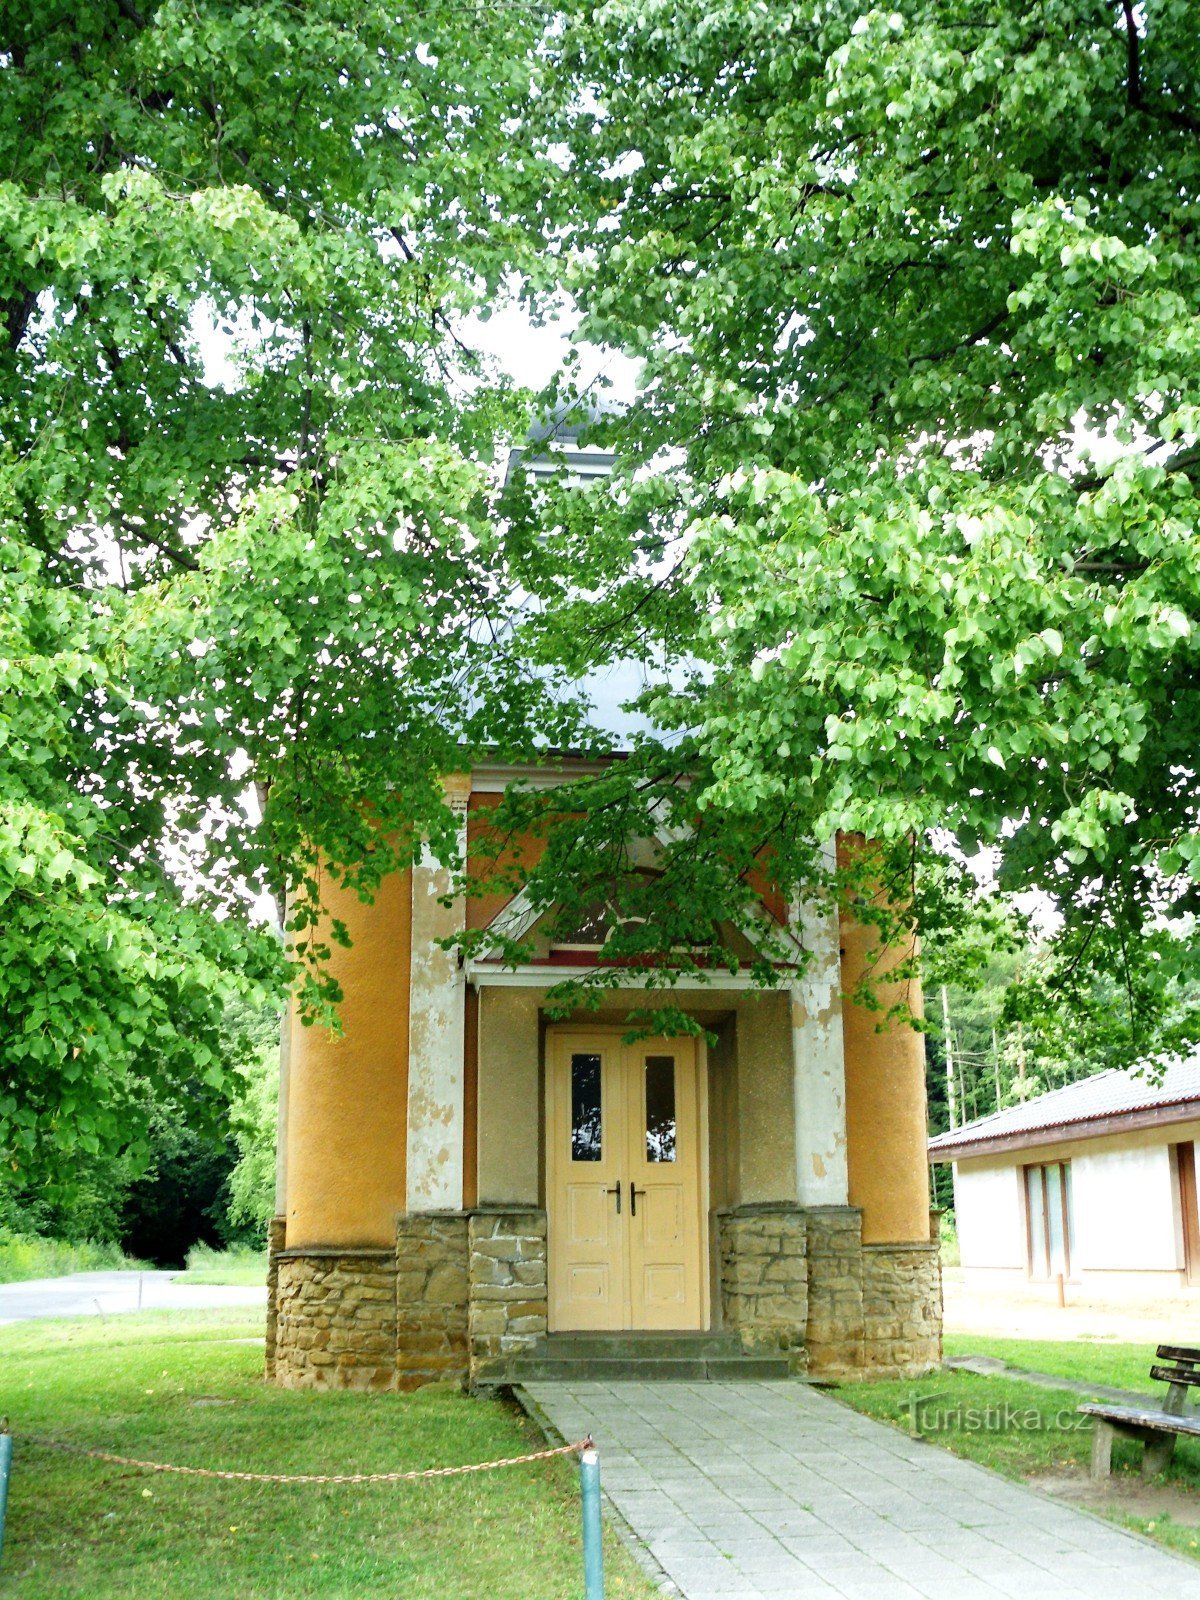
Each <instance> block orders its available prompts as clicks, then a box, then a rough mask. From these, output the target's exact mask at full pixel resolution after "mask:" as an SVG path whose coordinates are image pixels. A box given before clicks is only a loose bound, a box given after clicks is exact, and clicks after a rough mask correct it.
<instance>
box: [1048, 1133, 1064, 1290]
mask: <svg viewBox="0 0 1200 1600" xmlns="http://www.w3.org/2000/svg"><path fill="white" fill-rule="evenodd" d="M1046 1220H1047V1221H1048V1222H1049V1224H1050V1276H1051V1277H1052V1278H1053V1277H1056V1276H1057V1275H1058V1273H1060V1272H1065V1271H1066V1261H1065V1259H1064V1256H1063V1202H1062V1168H1061V1167H1060V1166H1059V1165H1058V1164H1057V1162H1056V1163H1055V1164H1054V1165H1053V1166H1050V1167H1047V1168H1046Z"/></svg>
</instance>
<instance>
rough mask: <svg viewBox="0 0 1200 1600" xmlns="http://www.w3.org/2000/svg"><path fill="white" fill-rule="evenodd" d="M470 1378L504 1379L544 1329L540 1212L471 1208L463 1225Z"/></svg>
mask: <svg viewBox="0 0 1200 1600" xmlns="http://www.w3.org/2000/svg"><path fill="white" fill-rule="evenodd" d="M468 1249H469V1256H468V1279H469V1302H468V1303H469V1311H468V1328H469V1337H470V1356H471V1383H472V1385H481V1386H483V1387H490V1386H493V1385H496V1384H501V1383H506V1382H507V1381H508V1380H509V1377H510V1374H511V1368H512V1363H513V1360H514V1358H515V1357H516V1356H518V1355H520V1353H521V1352H522V1351H523V1350H527V1349H528V1348H529V1347H530V1346H531V1345H533V1344H534V1343H535V1342H536V1341H537V1340H538V1339H540V1338H541V1337H542V1336H543V1335H544V1334H545V1332H546V1326H547V1311H548V1306H547V1298H546V1293H547V1291H546V1213H545V1212H544V1211H542V1210H540V1209H536V1208H529V1209H513V1210H507V1209H488V1210H479V1211H473V1212H472V1213H471V1216H470V1220H469V1224H468Z"/></svg>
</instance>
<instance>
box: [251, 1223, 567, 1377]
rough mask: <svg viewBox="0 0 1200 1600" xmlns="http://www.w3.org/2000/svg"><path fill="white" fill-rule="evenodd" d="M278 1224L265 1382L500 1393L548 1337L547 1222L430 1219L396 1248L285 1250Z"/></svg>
mask: <svg viewBox="0 0 1200 1600" xmlns="http://www.w3.org/2000/svg"><path fill="white" fill-rule="evenodd" d="M282 1237H283V1224H282V1219H280V1218H276V1220H275V1222H274V1223H272V1225H271V1234H270V1243H271V1253H270V1267H269V1273H268V1285H269V1304H268V1308H267V1362H266V1375H267V1378H268V1379H269V1380H271V1381H273V1382H275V1383H278V1384H279V1385H281V1386H282V1387H283V1388H286V1389H416V1388H419V1387H420V1386H421V1385H422V1384H426V1383H436V1382H439V1381H442V1382H444V1381H447V1380H449V1381H452V1382H455V1383H463V1382H468V1381H469V1382H471V1383H484V1384H496V1383H503V1382H505V1381H506V1379H507V1376H508V1370H509V1365H510V1363H511V1362H512V1360H513V1359H514V1358H515V1356H517V1355H518V1354H519V1353H520V1352H521V1351H522V1350H524V1349H526V1348H527V1347H528V1346H529V1345H531V1344H532V1343H533V1342H534V1341H535V1340H536V1339H537V1338H539V1337H540V1336H541V1335H542V1334H544V1333H545V1331H546V1213H545V1212H544V1211H537V1210H497V1209H489V1210H479V1211H471V1212H463V1211H443V1212H425V1213H420V1214H414V1215H408V1216H401V1217H398V1218H397V1221H396V1243H395V1246H394V1247H393V1248H392V1249H386V1248H385V1249H370V1250H338V1249H315V1248H309V1247H307V1246H306V1247H304V1248H302V1249H296V1250H288V1249H284V1248H281V1240H282Z"/></svg>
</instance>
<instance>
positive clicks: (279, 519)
mask: <svg viewBox="0 0 1200 1600" xmlns="http://www.w3.org/2000/svg"><path fill="white" fill-rule="evenodd" d="M403 11H404V8H399V9H398V8H395V7H388V6H384V5H377V4H363V3H355V4H349V3H347V0H316V3H314V4H311V5H306V6H304V7H302V8H299V7H296V6H295V5H293V4H291V3H289V0H264V3H262V4H257V5H254V6H230V5H226V4H224V3H221V0H199V3H196V0H187V3H186V4H185V3H183V0H163V3H162V4H158V5H150V4H146V5H143V4H141V0H137V3H134V0H94V3H88V4H83V5H65V4H61V3H58V0H51V3H49V4H38V5H32V4H28V3H14V4H10V5H8V6H6V7H5V9H4V15H3V34H2V37H0V86H2V89H3V94H2V98H0V151H2V154H3V160H2V162H0V173H2V174H3V177H2V180H0V223H2V226H0V241H2V242H0V329H2V332H3V338H2V340H0V685H2V693H3V699H2V700H0V906H2V907H3V911H2V915H0V1014H2V1015H3V1017H4V1028H3V1037H2V1040H0V1149H2V1150H4V1151H5V1152H6V1153H7V1159H8V1161H9V1163H10V1166H11V1167H12V1168H13V1170H14V1171H15V1172H16V1173H17V1174H18V1176H19V1178H20V1181H22V1182H25V1183H32V1182H35V1181H39V1180H46V1181H49V1182H52V1183H55V1182H62V1181H63V1180H64V1177H65V1176H67V1175H69V1172H70V1169H71V1164H72V1163H73V1162H75V1161H76V1160H77V1158H80V1157H89V1156H95V1155H97V1154H99V1153H101V1152H106V1151H111V1150H115V1149H118V1148H125V1147H129V1148H130V1149H131V1150H132V1151H133V1153H134V1155H135V1156H136V1157H137V1159H142V1160H144V1158H145V1155H146V1151H147V1138H146V1135H147V1127H148V1120H147V1119H148V1117H149V1116H150V1108H151V1107H152V1106H153V1105H155V1104H159V1103H162V1102H164V1101H171V1100H173V1099H174V1100H177V1099H179V1097H180V1096H186V1095H188V1094H191V1093H192V1090H191V1088H190V1087H189V1086H191V1085H194V1084H197V1083H198V1084H199V1086H200V1091H201V1092H197V1093H196V1094H195V1095H194V1096H193V1100H192V1103H193V1106H194V1109H195V1112H196V1115H197V1117H198V1118H199V1119H200V1125H198V1126H197V1128H196V1130H195V1131H196V1132H197V1133H198V1134H203V1132H204V1128H203V1126H202V1124H203V1121H204V1116H203V1114H202V1112H203V1108H204V1107H206V1106H207V1107H209V1108H210V1109H211V1116H210V1119H209V1120H210V1121H212V1120H214V1119H215V1120H220V1119H222V1118H223V1116H224V1112H225V1108H226V1106H227V1104H228V1098H229V1093H230V1092H231V1091H236V1088H237V1081H236V1077H234V1076H231V1064H230V1059H229V1055H228V1052H226V1051H225V1050H224V1049H223V1045H222V1040H221V1037H220V1033H221V1019H222V1016H223V1014H224V1013H225V1011H226V1010H227V1009H228V1008H229V1006H230V1005H231V1004H232V1003H233V1002H234V1001H235V1000H236V999H237V998H238V997H239V996H242V997H245V996H247V995H252V994H254V993H258V992H261V991H262V990H263V989H264V988H265V989H268V990H273V991H275V992H277V991H278V989H279V988H280V986H281V985H282V983H283V982H284V980H285V978H286V976H287V959H285V952H284V951H283V950H282V948H281V946H280V944H279V942H278V941H277V940H276V938H275V937H274V936H273V935H272V934H271V933H270V932H269V931H268V930H265V929H263V928H262V927H261V926H259V925H258V924H256V922H255V919H254V916H253V914H252V913H253V905H254V902H255V899H256V897H261V896H262V895H263V894H264V893H265V892H268V891H269V892H270V893H271V894H273V895H274V896H275V897H276V900H277V903H279V904H280V905H281V906H286V913H285V914H286V919H287V925H288V928H289V930H290V935H291V946H290V951H289V952H288V953H287V955H288V957H290V958H291V959H294V960H295V961H296V962H298V963H299V964H300V965H301V966H302V967H304V968H305V969H306V970H307V971H308V972H309V974H310V982H309V984H308V989H307V992H306V1000H307V1003H308V1004H309V1005H310V1007H319V1006H320V1005H321V1004H331V1003H333V1002H335V1001H336V999H337V994H336V988H335V987H334V986H331V985H329V984H328V983H325V982H323V980H322V978H321V968H320V956H321V949H320V947H319V944H318V943H317V942H316V940H315V935H314V932H313V928H314V920H315V915H316V906H317V902H318V900H319V895H320V886H321V880H322V878H323V877H332V878H334V879H337V880H341V881H345V882H349V883H351V884H352V885H354V886H355V887H356V888H358V889H359V890H360V891H361V892H362V893H363V894H365V895H369V894H370V892H371V889H372V886H373V885H375V884H377V883H378V881H379V880H380V878H381V877H382V876H383V875H384V874H385V873H387V872H388V871H391V870H394V869H395V868H396V867H397V866H398V865H403V864H405V863H406V862H407V861H408V860H409V859H410V858H411V855H412V852H413V850H414V849H415V848H416V847H417V844H418V842H419V840H420V838H421V836H422V835H427V836H428V837H429V838H430V839H431V840H432V842H433V845H434V847H435V848H444V847H445V845H446V841H447V840H448V839H449V838H450V837H451V835H452V820H451V818H450V816H449V813H448V811H447V809H446V807H445V806H444V804H443V799H442V793H441V789H440V786H439V778H440V776H441V774H443V773H444V772H446V771H448V770H454V769H455V768H457V767H460V766H461V764H462V762H463V760H464V759H467V758H469V754H470V751H471V750H472V749H473V748H476V747H478V746H479V745H480V743H482V742H487V743H488V744H489V745H492V746H494V747H496V748H497V749H498V750H499V751H501V752H509V753H514V754H515V753H519V752H521V751H523V750H527V749H529V748H530V747H531V746H530V739H531V735H530V733H529V727H530V724H531V722H532V721H534V720H537V721H539V722H540V723H541V724H542V725H543V726H544V728H545V729H546V731H547V732H548V733H549V734H550V735H551V736H552V737H553V736H554V735H555V734H557V733H560V732H561V731H562V730H563V729H566V728H568V727H569V718H568V717H566V716H564V715H559V714H555V713H553V712H552V711H544V710H538V708H540V707H542V703H543V701H544V699H545V697H546V693H547V683H546V679H545V678H544V677H543V678H531V677H530V676H529V675H528V674H525V673H516V672H514V671H512V670H511V661H510V646H509V645H508V643H507V642H506V640H505V636H504V634H503V631H502V630H500V629H497V628H495V627H494V626H490V624H492V623H494V622H495V619H496V616H497V614H498V612H499V610H500V609H502V603H503V602H502V597H503V585H502V584H498V583H497V581H496V574H495V570H494V568H495V563H494V561H493V559H492V557H493V551H494V536H493V532H492V523H491V519H490V516H489V481H490V480H489V479H488V477H487V475H486V468H487V464H488V461H489V460H490V457H491V453H492V451H493V448H494V444H495V440H496V438H497V435H498V434H499V433H500V432H502V431H503V429H504V427H505V426H506V425H508V419H509V418H510V415H511V414H513V408H514V402H513V401H512V400H511V399H509V398H506V396H505V393H504V391H503V388H502V386H501V385H499V384H497V383H496V382H494V381H492V379H491V376H490V375H489V373H488V372H487V371H486V370H485V369H484V367H483V365H482V363H480V362H479V361H477V360H476V359H475V358H474V357H473V356H472V354H471V352H470V351H469V350H468V349H467V348H466V346H465V344H464V343H463V341H462V337H461V332H460V323H461V319H462V317H463V316H464V315H465V314H466V312H467V311H469V310H470V309H471V308H472V307H477V306H485V305H486V304H487V302H488V299H489V297H490V296H491V295H492V294H493V293H494V292H495V291H496V289H497V286H498V284H499V282H500V280H501V278H502V275H503V274H504V273H505V272H506V271H507V270H509V269H510V268H512V267H519V265H520V262H521V259H522V256H523V253H524V252H526V251H527V250H528V248H529V247H530V244H531V242H532V235H531V234H530V231H529V229H528V228H527V227H526V226H525V225H524V223H523V219H525V218H530V217H535V216H536V214H537V211H538V206H539V199H540V196H541V193H542V189H543V187H544V177H543V174H544V172H545V170H546V163H545V161H544V160H543V159H541V158H539V157H538V156H537V155H536V153H535V152H533V151H532V150H531V149H529V148H526V146H527V144H528V141H527V140H526V139H525V137H524V131H523V130H524V116H525V108H526V106H527V104H528V100H529V96H530V95H531V94H532V93H533V92H534V91H535V88H536V83H535V80H536V77H537V74H538V72H539V71H540V70H541V67H540V65H539V61H538V58H537V55H536V52H535V49H534V46H535V45H536V43H537V40H538V39H539V37H540V34H541V31H542V28H543V19H542V17H541V14H540V13H539V12H538V11H536V9H528V8H525V7H521V6H507V5H484V6H481V7H479V8H478V9H477V8H475V7H474V6H466V5H463V4H461V3H460V0H445V3H442V0H433V3H432V4H430V5H426V6H423V7H421V8H420V16H419V20H418V19H417V17H416V14H415V13H414V12H412V11H411V9H410V10H409V11H408V13H407V14H401V13H402V12H403ZM535 710H538V716H537V717H536V718H535V717H534V715H533V714H534V712H535ZM565 737H569V735H568V736H565ZM251 787H252V788H253V791H254V797H253V798H250V799H248V798H247V795H246V791H247V790H248V789H250V788H251ZM339 936H341V933H340V930H338V929H337V928H335V929H334V937H339ZM234 1065H236V1063H234Z"/></svg>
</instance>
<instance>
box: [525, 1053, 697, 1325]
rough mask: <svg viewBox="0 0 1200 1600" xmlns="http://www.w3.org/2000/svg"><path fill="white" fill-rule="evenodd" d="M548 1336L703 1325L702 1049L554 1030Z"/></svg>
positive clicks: (549, 1108)
mask: <svg viewBox="0 0 1200 1600" xmlns="http://www.w3.org/2000/svg"><path fill="white" fill-rule="evenodd" d="M546 1112H547V1115H546V1130H547V1145H548V1149H547V1163H546V1180H547V1182H546V1190H547V1211H548V1228H549V1240H548V1242H549V1269H550V1272H549V1278H550V1281H549V1291H550V1308H549V1309H550V1329H551V1331H552V1332H561V1331H566V1330H574V1331H584V1330H598V1331H620V1330H623V1329H631V1328H650V1329H654V1328H658V1329H697V1328H703V1327H705V1326H706V1325H707V1322H706V1318H705V1315H704V1305H703V1298H704V1297H703V1276H704V1274H703V1226H702V1211H701V1185H700V1176H701V1174H700V1096H699V1084H698V1081H697V1060H696V1047H695V1044H694V1043H693V1042H692V1041H691V1040H688V1039H683V1040H680V1039H651V1040H643V1041H642V1042H640V1043H638V1044H636V1045H626V1044H623V1043H622V1041H621V1034H620V1032H619V1031H614V1032H612V1033H606V1032H603V1031H593V1030H588V1031H586V1032H584V1031H575V1030H573V1029H570V1030H568V1029H561V1030H559V1029H556V1030H554V1031H553V1032H551V1034H550V1035H549V1036H548V1049H547V1107H546Z"/></svg>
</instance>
